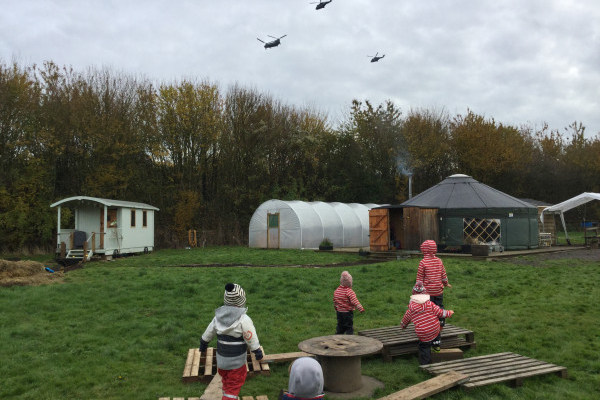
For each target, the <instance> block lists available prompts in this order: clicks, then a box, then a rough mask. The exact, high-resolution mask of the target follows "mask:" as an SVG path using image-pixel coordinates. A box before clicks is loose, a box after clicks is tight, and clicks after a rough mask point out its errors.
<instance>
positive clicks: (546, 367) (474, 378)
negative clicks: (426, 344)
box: [421, 352, 567, 389]
mask: <svg viewBox="0 0 600 400" xmlns="http://www.w3.org/2000/svg"><path fill="white" fill-rule="evenodd" d="M421 368H423V369H425V370H427V371H428V372H430V373H432V374H435V375H439V374H443V373H446V372H448V371H450V370H454V371H457V372H461V373H463V374H465V375H468V376H469V378H470V379H469V381H468V382H466V383H464V384H462V385H461V386H462V387H464V388H465V389H471V388H475V387H479V386H485V385H491V384H493V383H499V382H508V383H510V384H512V385H513V386H521V385H522V384H523V378H529V377H531V376H537V375H547V374H557V375H558V376H560V377H561V378H566V377H567V368H566V367H561V366H559V365H554V364H550V363H547V362H545V361H540V360H536V359H534V358H529V357H525V356H522V355H520V354H515V353H510V352H508V353H497V354H489V355H485V356H478V357H471V358H465V359H462V360H455V361H446V362H442V363H437V364H429V365H422V366H421Z"/></svg>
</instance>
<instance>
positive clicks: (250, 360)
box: [181, 347, 271, 382]
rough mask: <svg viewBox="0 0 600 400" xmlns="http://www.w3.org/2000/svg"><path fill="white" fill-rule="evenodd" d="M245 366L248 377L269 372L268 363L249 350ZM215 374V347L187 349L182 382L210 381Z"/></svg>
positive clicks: (268, 373)
mask: <svg viewBox="0 0 600 400" xmlns="http://www.w3.org/2000/svg"><path fill="white" fill-rule="evenodd" d="M261 350H262V347H261ZM246 368H247V371H248V378H251V377H253V376H255V375H258V374H260V375H270V374H271V370H270V368H269V364H268V363H267V362H265V361H264V360H261V361H258V360H257V359H256V356H255V355H254V353H252V352H251V351H248V353H247V360H246ZM216 374H217V354H216V349H215V348H213V347H209V348H208V349H206V351H205V352H200V350H199V349H198V348H195V349H189V351H188V355H187V359H186V361H185V367H184V368H183V376H182V378H181V380H182V381H183V382H198V381H201V382H210V381H211V380H212V378H213V377H214V376H215V375H216Z"/></svg>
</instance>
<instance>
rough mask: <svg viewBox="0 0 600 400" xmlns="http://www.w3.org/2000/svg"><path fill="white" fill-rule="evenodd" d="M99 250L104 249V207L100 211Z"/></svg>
mask: <svg viewBox="0 0 600 400" xmlns="http://www.w3.org/2000/svg"><path fill="white" fill-rule="evenodd" d="M100 248H101V249H103V248H104V207H103V208H101V209H100Z"/></svg>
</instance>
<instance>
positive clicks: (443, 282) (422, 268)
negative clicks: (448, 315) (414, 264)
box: [415, 240, 452, 351]
mask: <svg viewBox="0 0 600 400" xmlns="http://www.w3.org/2000/svg"><path fill="white" fill-rule="evenodd" d="M421 253H423V259H422V260H421V261H420V262H419V268H418V270H417V282H416V284H415V286H416V287H421V288H424V289H425V290H426V291H427V294H429V297H430V300H431V301H432V302H433V303H434V304H435V305H437V306H438V307H440V308H441V309H443V308H444V288H445V287H449V288H451V287H452V285H451V284H450V283H449V282H448V276H447V275H446V268H445V267H444V263H443V262H442V260H441V259H439V258H438V257H436V256H435V254H436V253H437V244H436V243H435V241H433V240H426V241H424V242H423V243H422V244H421ZM439 324H440V327H441V328H440V332H441V331H442V329H444V325H445V324H446V319H445V318H443V317H442V318H440V319H439ZM432 345H433V349H434V350H435V351H440V345H441V338H440V337H439V336H438V337H437V338H435V340H434V341H433V344H432Z"/></svg>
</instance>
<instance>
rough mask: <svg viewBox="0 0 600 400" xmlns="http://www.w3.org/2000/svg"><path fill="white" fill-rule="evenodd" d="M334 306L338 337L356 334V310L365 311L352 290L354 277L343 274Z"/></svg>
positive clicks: (335, 295) (336, 291) (346, 273)
mask: <svg viewBox="0 0 600 400" xmlns="http://www.w3.org/2000/svg"><path fill="white" fill-rule="evenodd" d="M333 306H334V307H335V311H336V313H337V328H336V330H335V333H336V335H352V334H354V310H355V309H357V310H358V311H360V312H361V313H362V312H364V311H365V309H364V308H363V306H362V305H361V304H360V302H359V301H358V299H357V298H356V293H354V290H352V275H350V273H349V272H348V271H344V272H342V275H341V276H340V286H338V288H337V289H335V291H334V292H333Z"/></svg>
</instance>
